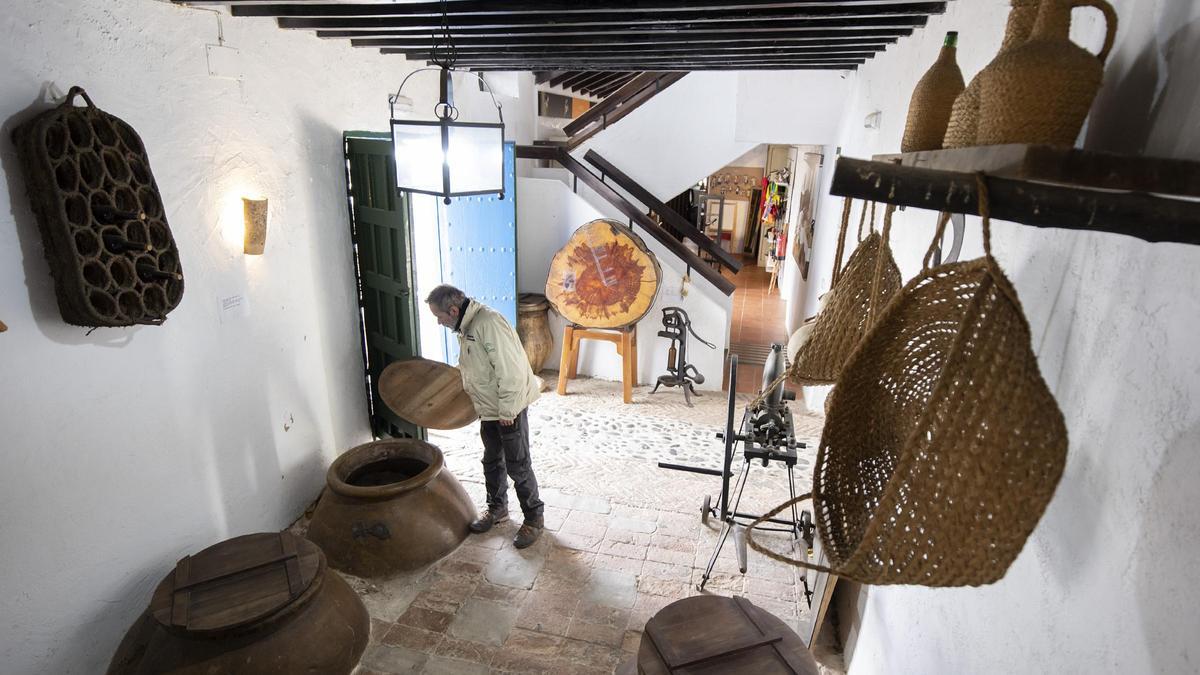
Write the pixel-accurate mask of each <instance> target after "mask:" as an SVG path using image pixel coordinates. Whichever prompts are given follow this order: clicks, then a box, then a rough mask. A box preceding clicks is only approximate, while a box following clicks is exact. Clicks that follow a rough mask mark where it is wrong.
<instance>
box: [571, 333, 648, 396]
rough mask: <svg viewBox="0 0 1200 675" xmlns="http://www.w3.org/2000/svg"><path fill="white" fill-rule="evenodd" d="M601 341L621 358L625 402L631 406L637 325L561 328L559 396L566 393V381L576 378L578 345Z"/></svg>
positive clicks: (634, 375) (635, 360) (635, 374)
mask: <svg viewBox="0 0 1200 675" xmlns="http://www.w3.org/2000/svg"><path fill="white" fill-rule="evenodd" d="M581 340H603V341H604V342H611V343H613V344H614V345H616V346H617V353H618V354H620V355H621V383H622V384H623V390H624V391H623V393H624V396H625V402H626V403H633V385H634V384H636V383H637V372H638V370H637V325H636V324H635V325H633V326H628V327H626V328H620V329H612V330H608V329H601V328H580V327H578V326H572V325H568V326H567V327H566V328H564V329H563V340H562V361H561V362H560V363H559V367H558V395H559V396H565V395H566V393H567V380H573V379H575V378H576V377H577V376H578V375H579V342H580V341H581Z"/></svg>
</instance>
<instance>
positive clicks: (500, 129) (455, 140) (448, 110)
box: [388, 3, 504, 204]
mask: <svg viewBox="0 0 1200 675" xmlns="http://www.w3.org/2000/svg"><path fill="white" fill-rule="evenodd" d="M443 4H444V3H443ZM442 31H443V34H442V36H441V37H438V36H437V35H435V36H434V51H435V52H436V53H435V58H433V59H432V60H431V62H432V63H434V64H437V66H438V67H437V68H420V69H418V70H414V71H413V72H411V73H409V74H408V76H407V77H405V78H404V80H403V81H402V82H401V83H400V89H399V90H398V91H397V92H396V93H395V94H392V95H390V96H388V105H389V107H390V108H391V127H392V149H393V152H394V153H395V156H396V188H397V189H398V190H406V191H409V192H420V193H423V194H431V195H437V196H439V197H441V198H442V199H443V200H444V201H445V203H447V204H449V203H450V198H451V197H458V196H462V195H484V194H499V195H500V197H501V199H503V198H504V113H503V111H502V110H501V109H500V103H499V102H497V101H496V97H495V95H493V94H492V89H491V87H490V86H488V83H487V82H486V81H484V79H483V78H482V77H480V76H479V75H478V74H477V73H472V72H469V71H455V70H454V56H455V53H456V52H455V50H454V43H453V40H452V39H451V36H450V27H449V23H448V19H447V18H446V14H445V10H443V13H442ZM429 70H436V71H438V75H439V84H440V87H439V92H440V94H441V96H440V98H439V100H438V103H437V105H436V106H434V109H433V114H434V117H435V119H434V120H432V121H421V120H404V119H397V118H398V115H397V113H398V112H403V111H404V108H405V107H406V106H405V103H406V102H407V107H408V108H409V109H411V107H412V102H411V99H409V98H408V97H407V96H404V95H403V93H402V92H403V91H404V85H405V84H406V83H407V82H408V78H410V77H412V76H413V75H416V74H417V73H420V72H424V71H429ZM452 72H466V74H468V75H473V76H475V77H476V78H477V79H478V80H479V82H480V83H481V84H482V86H483V87H484V88H485V89H486V90H487V92H488V96H490V97H491V99H492V104H493V105H495V106H496V116H497V117H498V118H499V122H497V123H484V122H460V121H458V108H456V107H455V106H454V85H453V82H452V81H451V79H450V74H451V73H452Z"/></svg>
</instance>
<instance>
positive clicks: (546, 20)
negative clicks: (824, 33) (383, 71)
mask: <svg viewBox="0 0 1200 675" xmlns="http://www.w3.org/2000/svg"><path fill="white" fill-rule="evenodd" d="M928 20H929V17H928V16H927V15H925V14H912V15H896V16H857V17H813V18H804V17H797V16H795V15H794V14H788V13H786V12H778V11H775V12H770V13H757V14H756V13H750V12H716V11H714V12H709V13H693V14H688V15H687V18H666V17H665V16H664V15H661V14H660V15H652V16H646V17H645V18H641V17H640V15H636V14H626V15H621V14H571V15H554V16H549V15H548V16H535V15H529V16H525V17H521V16H520V15H517V16H516V17H505V18H497V17H490V16H462V17H457V18H455V19H453V20H452V21H451V23H450V34H451V35H452V36H453V37H458V36H459V35H471V34H480V33H484V34H490V35H497V34H519V33H520V32H522V31H526V32H532V31H543V32H545V31H552V33H553V34H559V35H561V34H564V33H570V34H574V33H587V32H590V31H597V30H607V31H609V32H615V33H616V34H619V35H620V34H632V33H636V32H638V31H639V30H641V31H659V32H663V31H666V32H675V31H681V30H693V31H698V30H708V31H719V30H749V31H754V30H759V31H773V30H782V29H785V28H795V29H810V30H819V29H822V28H825V29H838V28H854V29H862V28H888V29H902V28H908V29H912V28H920V27H921V26H924V25H925V24H926V22H927V21H928ZM276 22H277V23H278V24H279V27H280V28H289V29H314V28H316V29H338V28H342V29H354V28H359V29H364V30H378V29H382V28H386V29H388V30H393V31H397V32H408V33H412V34H414V35H419V36H426V35H432V34H434V33H436V32H438V31H440V30H441V22H440V20H435V21H431V20H429V19H425V18H420V17H390V16H358V17H289V16H285V17H280V18H278V19H276Z"/></svg>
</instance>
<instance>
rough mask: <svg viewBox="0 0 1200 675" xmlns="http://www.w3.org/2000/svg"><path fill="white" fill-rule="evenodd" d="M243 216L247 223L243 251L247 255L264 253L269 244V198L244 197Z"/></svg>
mask: <svg viewBox="0 0 1200 675" xmlns="http://www.w3.org/2000/svg"><path fill="white" fill-rule="evenodd" d="M242 217H243V219H244V220H245V223H246V240H245V244H244V245H243V247H242V252H243V253H245V254H246V255H262V253H263V248H264V247H266V245H267V200H265V199H249V198H247V197H242Z"/></svg>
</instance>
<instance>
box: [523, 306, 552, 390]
mask: <svg viewBox="0 0 1200 675" xmlns="http://www.w3.org/2000/svg"><path fill="white" fill-rule="evenodd" d="M549 310H550V302H549V301H548V300H546V296H544V295H542V294H540V293H522V294H521V296H520V297H519V298H518V301H517V335H518V336H519V337H520V338H521V345H522V346H524V347H525V355H526V356H527V357H528V358H529V367H530V368H532V369H533V374H534V375H536V374H538V373H540V372H541V371H542V364H544V363H545V362H546V359H547V358H548V357H549V356H550V352H551V351H553V350H554V335H553V334H552V333H551V332H550V319H549Z"/></svg>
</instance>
